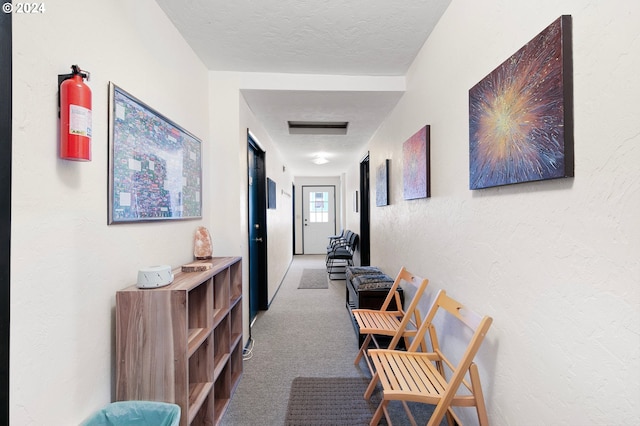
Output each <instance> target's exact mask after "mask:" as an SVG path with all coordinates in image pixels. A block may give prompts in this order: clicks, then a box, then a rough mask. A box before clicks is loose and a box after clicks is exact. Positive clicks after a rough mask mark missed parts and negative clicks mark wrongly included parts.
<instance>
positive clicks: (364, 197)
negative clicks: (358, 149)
mask: <svg viewBox="0 0 640 426" xmlns="http://www.w3.org/2000/svg"><path fill="white" fill-rule="evenodd" d="M370 191H371V189H370V186H369V154H367V155H366V157H364V158H363V159H362V161H361V162H360V265H362V266H369V265H370V264H371V252H370V244H371V233H370V228H369V227H370V222H369V220H370V215H369V213H370V208H369V200H370Z"/></svg>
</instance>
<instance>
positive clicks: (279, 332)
mask: <svg viewBox="0 0 640 426" xmlns="http://www.w3.org/2000/svg"><path fill="white" fill-rule="evenodd" d="M305 268H306V269H322V268H324V256H322V255H307V256H294V258H293V261H292V262H291V266H290V268H289V271H288V272H287V274H286V276H285V278H284V280H283V282H282V285H281V286H280V289H279V291H278V293H277V295H276V297H275V298H274V300H273V302H272V304H271V306H270V308H269V310H268V311H264V312H261V313H260V314H259V315H258V317H257V319H256V321H255V324H254V326H253V329H252V338H253V340H254V345H253V350H252V352H251V354H250V358H249V359H248V360H246V361H245V362H244V373H243V376H242V379H241V380H240V384H239V385H238V388H237V389H236V392H235V394H234V396H233V398H232V399H231V403H230V405H229V407H228V409H227V412H226V413H225V415H224V417H223V419H222V423H221V424H222V425H228V426H239V425H242V426H250V425H256V426H258V425H260V426H262V425H281V424H283V423H284V419H285V416H286V411H287V402H288V399H289V389H290V387H291V382H292V381H293V379H294V378H295V377H298V376H303V377H369V372H368V371H367V370H366V366H365V365H364V363H362V364H361V368H358V367H356V366H354V365H353V359H354V357H355V355H356V353H357V351H358V348H357V339H356V336H355V333H354V330H353V326H352V325H351V321H350V320H349V315H348V312H347V310H346V308H345V287H344V286H345V283H344V280H333V281H329V288H328V289H304V290H300V289H298V288H297V287H298V283H299V281H300V277H301V275H302V271H303V270H304V269H305Z"/></svg>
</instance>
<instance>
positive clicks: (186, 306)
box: [116, 257, 243, 426]
mask: <svg viewBox="0 0 640 426" xmlns="http://www.w3.org/2000/svg"><path fill="white" fill-rule="evenodd" d="M202 262H203V263H204V262H208V263H212V265H213V267H212V268H211V269H209V270H206V271H199V272H182V271H181V270H180V269H179V268H178V269H176V270H174V271H173V273H174V280H173V282H172V283H171V284H170V285H168V286H165V287H160V288H153V289H139V288H137V287H136V286H135V285H133V286H131V287H128V288H126V289H124V290H121V291H118V292H117V293H116V361H117V364H116V400H117V401H127V400H146V401H163V402H172V403H175V404H178V405H179V406H180V408H181V410H182V413H181V417H180V426H187V425H211V424H218V423H219V422H220V419H221V418H222V415H223V414H224V411H225V410H226V408H227V406H228V404H229V402H230V400H231V396H232V395H233V392H234V391H235V389H236V387H237V385H238V382H239V380H240V377H241V376H242V330H243V327H242V260H241V258H240V257H216V258H213V259H208V260H206V261H202Z"/></svg>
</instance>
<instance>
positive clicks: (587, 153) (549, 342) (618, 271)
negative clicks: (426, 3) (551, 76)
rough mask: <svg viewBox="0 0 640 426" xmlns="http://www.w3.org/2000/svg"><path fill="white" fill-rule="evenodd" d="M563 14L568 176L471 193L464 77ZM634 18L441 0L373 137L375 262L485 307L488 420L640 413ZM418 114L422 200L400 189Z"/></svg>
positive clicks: (571, 6) (599, 10)
mask: <svg viewBox="0 0 640 426" xmlns="http://www.w3.org/2000/svg"><path fill="white" fill-rule="evenodd" d="M562 14H570V15H572V16H573V49H574V56H573V59H574V79H575V83H574V91H575V164H576V167H575V178H571V179H561V180H555V181H546V182H537V183H527V184H519V185H513V186H509V187H501V188H493V189H486V190H480V191H470V190H469V189H468V173H469V172H468V167H469V162H468V144H469V134H468V132H469V126H468V90H469V89H470V88H471V87H472V86H473V85H474V84H475V83H477V82H478V81H480V80H481V79H482V78H483V77H484V76H486V75H487V74H488V73H489V72H491V71H492V70H493V69H494V68H495V67H497V66H498V65H499V64H500V63H501V62H502V61H504V60H505V59H506V58H508V57H509V56H510V55H511V54H512V53H514V52H515V51H517V50H518V49H519V48H520V47H522V46H523V45H524V44H525V43H526V42H528V41H529V40H530V39H531V38H533V37H534V36H535V35H537V34H538V33H539V32H540V31H541V30H543V29H544V28H545V27H546V26H547V25H549V24H550V23H551V22H553V21H554V20H555V19H556V18H558V17H559V16H560V15H562ZM638 22H640V3H638V2H631V1H604V0H602V1H583V0H580V1H579V0H575V1H567V0H563V1H558V0H553V1H552V0H542V1H537V2H529V1H526V2H525V1H517V2H504V1H500V0H486V1H482V2H477V1H472V0H456V1H453V2H452V3H451V5H450V6H449V8H448V10H447V11H446V13H445V14H444V16H443V17H442V19H441V21H440V22H439V24H438V26H437V28H436V29H435V31H434V32H433V33H432V34H431V36H430V38H429V40H428V41H427V43H426V44H425V45H424V47H423V48H422V50H421V51H420V53H419V55H418V57H417V59H416V61H415V62H414V64H413V66H412V68H411V70H410V72H409V74H408V76H407V93H406V94H405V96H404V97H403V99H402V100H401V101H400V102H399V103H398V106H397V108H396V109H395V110H394V111H393V113H392V114H391V115H390V116H389V118H388V120H387V121H386V122H385V123H384V125H383V126H382V127H381V129H380V130H379V132H378V133H377V134H376V136H375V137H374V139H373V140H372V142H371V144H370V152H371V169H372V170H375V168H376V167H377V166H378V165H379V164H381V163H382V162H383V161H384V159H386V158H389V159H391V174H390V202H391V205H390V206H386V207H375V202H374V201H373V200H375V192H372V197H371V200H372V207H371V209H372V210H371V218H372V226H371V252H372V264H377V265H379V266H381V267H383V268H384V269H385V270H388V271H393V272H395V271H397V270H398V269H399V268H400V267H401V266H402V265H405V266H407V267H408V268H409V269H410V270H412V271H414V272H415V273H417V274H420V275H424V276H426V277H428V278H429V279H430V287H431V288H432V290H433V289H437V288H444V289H446V290H447V291H448V292H449V293H451V294H452V295H453V296H454V297H457V298H459V299H461V300H462V301H463V302H466V303H467V304H468V305H469V306H470V307H471V308H472V309H474V310H477V311H479V312H481V313H486V314H489V315H491V316H493V318H494V325H493V327H492V329H491V330H490V331H489V334H488V339H487V340H486V342H485V345H484V347H483V348H482V350H481V352H480V355H479V368H480V371H481V375H482V381H483V385H484V390H485V397H486V401H487V404H488V409H489V418H490V421H491V423H492V424H496V425H516V424H518V425H523V424H566V425H587V424H589V425H594V424H619V425H622V424H625V425H632V424H638V423H640V406H639V405H638V401H640V381H639V380H638V377H639V374H640V266H639V265H640V262H639V254H640V221H639V220H638V212H639V211H640V168H639V167H638V164H640V148H639V146H640V136H639V135H640V121H639V120H638V117H640V106H639V104H638V99H639V98H640V84H639V81H638V70H640V26H639V25H638ZM425 124H430V125H431V166H432V169H431V189H432V197H431V198H430V199H422V200H413V201H404V200H403V197H402V174H401V172H402V156H401V154H402V143H403V142H404V141H405V140H406V139H407V138H408V137H409V136H411V135H412V134H413V133H414V132H416V131H417V130H418V129H419V128H420V127H421V126H423V125H425ZM355 172H357V171H356V170H352V171H351V172H350V173H351V175H353V173H355ZM374 176H375V175H374ZM372 187H373V188H375V183H373V182H372ZM464 415H465V417H467V413H465V414H464ZM470 417H471V420H472V424H473V423H475V420H473V417H474V416H473V413H471V415H470Z"/></svg>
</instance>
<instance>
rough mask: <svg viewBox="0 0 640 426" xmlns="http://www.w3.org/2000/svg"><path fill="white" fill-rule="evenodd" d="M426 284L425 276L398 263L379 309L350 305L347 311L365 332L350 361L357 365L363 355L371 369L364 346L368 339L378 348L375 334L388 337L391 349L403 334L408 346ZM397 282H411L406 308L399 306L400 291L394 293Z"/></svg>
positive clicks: (418, 325)
mask: <svg viewBox="0 0 640 426" xmlns="http://www.w3.org/2000/svg"><path fill="white" fill-rule="evenodd" d="M428 284H429V280H427V279H426V278H420V277H418V276H416V275H414V274H412V273H411V272H409V271H407V269H406V268H405V267H402V268H401V269H400V272H398V275H397V276H396V279H395V281H394V282H393V286H392V287H391V288H390V289H389V293H387V297H386V298H385V300H384V302H383V303H382V306H381V307H380V309H354V310H353V311H351V312H352V314H353V316H354V318H355V320H356V322H357V324H358V327H359V328H360V334H361V335H363V336H365V339H364V342H363V343H362V345H361V346H360V350H359V351H358V355H357V356H356V359H355V361H354V364H355V365H358V363H360V359H361V358H362V357H364V359H365V361H366V362H367V365H368V367H369V370H370V371H371V374H373V373H374V368H373V365H372V364H371V360H370V359H369V356H368V350H369V345H370V343H371V342H373V343H374V345H375V347H376V348H380V344H379V343H378V338H376V336H387V337H389V338H391V342H390V343H389V345H388V346H387V349H395V348H396V346H397V345H398V343H399V341H400V339H401V338H404V343H405V347H406V348H408V347H409V345H410V343H411V342H410V338H411V337H413V336H415V334H416V331H417V329H418V328H419V327H420V311H419V309H418V303H419V302H420V299H421V298H422V294H423V293H424V290H425V289H426V288H427V285H428ZM401 285H405V286H413V287H414V290H415V293H414V295H413V298H412V299H411V302H410V303H409V306H408V307H407V308H406V309H404V308H403V306H402V302H401V301H400V294H399V293H398V287H400V286H401ZM405 294H406V291H405ZM392 300H395V306H396V310H390V309H389V306H390V304H391V302H392ZM426 349H427V348H426V346H425V347H424V348H423V350H425V351H426Z"/></svg>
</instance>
